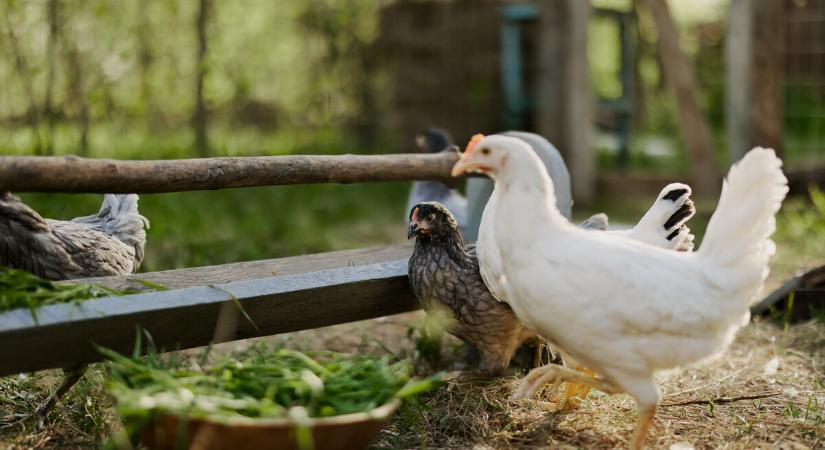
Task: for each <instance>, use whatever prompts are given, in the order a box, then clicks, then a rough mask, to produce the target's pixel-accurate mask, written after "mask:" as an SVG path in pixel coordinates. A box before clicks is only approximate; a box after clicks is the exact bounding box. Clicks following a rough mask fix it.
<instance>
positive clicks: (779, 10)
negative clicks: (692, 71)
mask: <svg viewBox="0 0 825 450" xmlns="http://www.w3.org/2000/svg"><path fill="white" fill-rule="evenodd" d="M726 40H727V42H726V52H727V53H726V57H727V58H726V62H727V65H726V69H727V84H728V85H727V87H726V89H727V107H728V110H727V120H728V130H727V134H728V147H729V154H730V159H731V162H736V161H738V160H739V159H740V158H741V157H742V156H744V155H745V153H746V152H747V151H748V150H750V149H751V148H752V147H755V146H763V147H771V148H773V149H775V150H776V151H777V152H779V154H780V155H781V153H782V104H783V103H782V99H783V95H782V94H783V90H782V88H783V74H784V69H785V63H784V59H783V58H784V56H785V3H784V2H779V1H775V0H733V1H731V4H730V6H729V8H728V32H727V37H726Z"/></svg>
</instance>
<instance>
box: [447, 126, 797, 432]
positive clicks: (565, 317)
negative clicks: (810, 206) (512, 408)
mask: <svg viewBox="0 0 825 450" xmlns="http://www.w3.org/2000/svg"><path fill="white" fill-rule="evenodd" d="M781 166H782V162H781V161H780V160H779V158H777V157H776V155H775V154H774V152H773V150H770V149H764V148H755V149H753V150H751V151H750V152H749V153H748V154H747V155H745V157H744V158H743V159H742V160H741V161H740V162H739V163H737V164H736V165H734V166H733V167H732V168H731V170H730V172H729V174H728V178H727V180H726V182H725V184H724V185H723V188H722V194H721V197H720V199H719V204H718V207H717V209H716V211H715V212H714V214H713V217H712V218H711V220H710V223H709V224H708V228H707V232H706V235H705V239H704V242H703V243H702V246H701V248H700V249H699V250H698V251H697V252H694V253H689V252H674V251H668V250H665V249H662V248H658V247H655V246H652V245H649V244H647V243H643V242H640V241H638V240H633V239H629V238H628V237H627V236H621V235H616V234H611V233H595V232H588V231H585V230H582V229H581V228H580V227H578V226H575V225H573V224H571V223H570V222H569V221H568V220H567V219H566V218H564V217H563V216H562V215H561V214H560V213H559V211H558V210H557V208H556V207H555V194H554V191H553V184H552V182H551V180H550V178H549V176H548V175H547V172H546V171H545V170H543V169H542V167H541V166H540V164H539V161H538V159H537V158H536V156H535V155H534V154H533V152H532V151H531V150H530V149H529V147H527V146H526V145H525V144H524V143H523V142H522V141H519V140H517V139H512V138H509V137H506V136H489V137H486V138H484V139H482V140H480V141H479V142H478V143H477V144H476V145H475V148H473V149H471V150H470V151H469V152H465V153H464V154H463V155H462V157H461V159H460V160H459V161H458V162H457V163H456V165H455V166H454V168H453V175H454V176H458V175H460V174H463V173H465V172H468V171H479V172H483V173H486V174H488V175H490V176H491V177H492V178H493V179H494V180H495V182H496V197H497V211H496V214H495V216H494V218H493V219H494V220H493V221H487V222H486V223H484V224H483V225H482V226H483V227H485V228H487V230H486V231H487V232H490V233H492V236H493V238H494V239H495V240H496V241H497V244H498V249H499V254H500V257H501V263H502V272H501V276H500V278H499V283H500V285H501V286H502V287H503V289H504V291H505V295H506V296H507V301H508V303H509V304H510V306H512V308H513V311H514V312H515V313H516V315H517V317H518V318H519V319H520V320H521V321H522V322H523V323H524V324H525V325H527V326H528V327H530V328H531V329H533V330H535V331H536V332H538V333H539V334H540V335H542V336H543V337H545V338H547V339H549V340H550V341H552V342H554V343H555V344H556V345H558V346H559V347H560V348H562V349H563V350H564V351H565V352H566V353H568V354H571V355H572V356H573V357H574V358H576V359H577V360H578V361H581V362H582V363H583V364H585V365H586V366H587V367H589V368H592V369H594V370H595V371H596V372H597V373H599V374H601V376H602V377H601V378H595V377H590V376H586V375H583V374H581V373H578V372H575V371H573V370H570V369H567V368H564V367H561V366H553V365H548V366H544V367H540V368H537V369H534V370H533V371H532V372H531V373H530V374H529V375H527V377H525V379H524V380H523V382H522V384H521V387H520V388H519V390H518V391H517V392H516V393H515V394H514V395H513V397H514V398H520V397H529V396H531V395H532V394H533V393H535V392H536V390H537V389H539V388H540V387H541V386H542V385H544V384H545V383H548V382H552V383H554V384H555V385H558V383H560V382H562V381H570V382H575V383H579V384H586V385H590V386H591V387H594V388H596V389H599V390H602V391H604V392H608V393H620V392H624V393H628V394H630V395H631V396H633V397H634V399H635V400H636V402H637V405H638V408H639V421H638V425H637V427H636V432H635V435H634V438H633V441H632V442H633V447H634V448H642V447H643V446H644V442H645V438H646V435H647V432H648V430H649V428H650V424H651V421H652V419H653V416H654V414H655V412H656V407H657V404H658V402H659V390H658V387H657V386H656V383H655V381H654V375H655V373H656V372H657V371H661V370H666V369H673V368H677V367H681V366H684V365H687V364H691V363H695V362H699V361H702V360H705V359H708V358H711V357H713V356H716V355H719V354H721V353H722V352H723V351H724V350H725V349H726V348H727V347H728V345H729V344H730V343H731V341H732V340H733V338H734V336H735V334H736V331H737V330H738V329H739V328H740V327H742V326H743V325H745V324H746V323H747V321H748V319H749V317H750V313H749V309H748V307H749V305H750V304H751V302H752V301H753V300H754V299H755V297H756V296H757V295H758V293H759V291H760V289H761V288H762V285H763V284H764V280H765V278H766V277H767V274H768V261H769V259H770V257H771V255H772V254H773V253H774V251H775V246H774V244H773V242H772V241H771V240H770V235H771V234H772V233H773V231H774V228H775V220H774V215H775V214H776V212H777V211H778V210H779V207H780V206H781V203H782V200H783V199H784V197H785V195H786V193H787V191H788V187H787V179H786V178H785V176H784V175H783V173H782V170H781Z"/></svg>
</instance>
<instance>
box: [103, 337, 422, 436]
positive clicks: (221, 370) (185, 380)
mask: <svg viewBox="0 0 825 450" xmlns="http://www.w3.org/2000/svg"><path fill="white" fill-rule="evenodd" d="M137 348H139V344H138V346H137ZM101 351H102V352H103V353H104V354H105V355H106V356H107V357H108V358H109V359H110V360H111V364H110V370H109V377H108V380H107V383H106V387H107V390H108V391H109V392H110V393H111V394H112V396H113V397H114V398H115V401H116V403H117V410H118V414H119V415H120V416H121V417H122V418H123V419H124V423H125V424H126V425H127V429H128V428H129V424H139V423H146V422H147V420H149V419H151V418H152V417H153V416H154V415H156V414H175V415H182V416H188V417H193V418H206V419H211V420H225V419H231V418H238V417H245V418H289V417H293V416H294V414H293V412H294V411H293V409H295V408H300V409H302V414H303V413H304V411H305V413H306V416H307V417H311V418H314V417H330V416H337V415H342V414H350V413H356V412H365V411H370V410H372V409H374V408H377V407H379V406H381V405H383V404H385V403H387V402H389V401H390V400H392V399H405V398H410V397H413V396H415V395H416V394H419V393H421V392H424V391H427V390H430V389H432V388H433V387H435V386H436V385H437V384H438V379H437V377H431V378H427V379H424V380H413V379H411V374H412V365H411V363H410V362H409V361H407V360H401V361H392V360H391V358H390V357H389V356H374V355H346V354H340V353H334V352H311V353H303V352H299V351H296V350H289V349H285V348H281V349H270V348H267V347H266V346H260V347H256V348H255V349H254V351H251V352H250V351H247V352H245V355H244V357H243V358H241V359H235V358H227V359H225V360H224V361H222V362H218V363H215V364H212V365H206V364H205V363H204V361H205V360H206V359H207V355H208V352H205V353H204V355H203V356H202V357H201V358H199V360H198V362H197V363H195V364H192V365H191V366H192V367H190V368H185V367H183V366H184V365H183V364H181V362H180V361H171V360H169V359H168V358H167V359H165V360H164V359H162V358H160V357H159V356H157V354H156V353H155V352H153V351H150V352H149V356H148V357H145V358H139V357H136V356H133V357H131V358H129V357H126V356H123V355H120V354H118V353H116V352H113V351H111V350H107V349H101ZM136 353H137V352H136Z"/></svg>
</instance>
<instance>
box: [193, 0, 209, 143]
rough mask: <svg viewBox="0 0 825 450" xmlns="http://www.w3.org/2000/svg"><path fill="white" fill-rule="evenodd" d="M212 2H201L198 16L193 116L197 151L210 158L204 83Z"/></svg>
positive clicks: (201, 0) (206, 0)
mask: <svg viewBox="0 0 825 450" xmlns="http://www.w3.org/2000/svg"><path fill="white" fill-rule="evenodd" d="M211 9H212V0H200V2H199V7H198V16H197V20H196V27H197V35H198V56H197V60H196V64H197V70H196V81H195V112H194V114H193V115H192V123H193V126H194V127H195V151H197V152H198V154H199V155H200V156H209V154H210V153H211V152H210V150H209V137H208V134H207V132H208V129H207V127H208V123H207V121H208V117H207V114H208V113H207V111H206V101H205V100H204V82H205V79H206V74H207V62H206V58H207V52H208V51H209V40H208V36H207V27H208V25H209V17H210V15H211Z"/></svg>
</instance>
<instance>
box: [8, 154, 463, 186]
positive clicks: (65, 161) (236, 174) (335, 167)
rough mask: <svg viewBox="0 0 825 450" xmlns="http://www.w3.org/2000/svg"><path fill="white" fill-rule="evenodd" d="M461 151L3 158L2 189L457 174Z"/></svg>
mask: <svg viewBox="0 0 825 450" xmlns="http://www.w3.org/2000/svg"><path fill="white" fill-rule="evenodd" d="M457 160H458V152H457V150H456V149H450V150H445V151H443V152H441V153H435V154H396V155H288V156H247V157H231V158H230V157H226V158H200V159H178V160H132V161H129V160H114V159H87V158H79V157H76V156H49V157H34V156H0V191H12V192H15V191H16V192H98V193H109V192H113V193H132V192H135V193H158V192H178V191H195V190H206V189H224V188H239V187H250V186H275V185H285V184H308V183H356V182H368V181H397V180H452V177H451V176H450V169H451V168H452V166H453V164H455V162H456V161H457Z"/></svg>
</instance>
